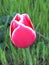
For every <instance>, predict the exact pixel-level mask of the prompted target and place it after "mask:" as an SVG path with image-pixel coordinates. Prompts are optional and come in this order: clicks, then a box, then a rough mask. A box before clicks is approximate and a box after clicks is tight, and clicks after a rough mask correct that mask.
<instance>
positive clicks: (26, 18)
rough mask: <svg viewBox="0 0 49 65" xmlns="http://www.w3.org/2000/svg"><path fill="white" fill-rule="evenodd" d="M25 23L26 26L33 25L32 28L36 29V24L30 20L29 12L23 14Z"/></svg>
mask: <svg viewBox="0 0 49 65" xmlns="http://www.w3.org/2000/svg"><path fill="white" fill-rule="evenodd" d="M22 23H23V24H25V25H26V26H29V27H31V28H32V29H34V26H33V24H32V22H31V20H30V17H29V16H28V14H23V21H22Z"/></svg>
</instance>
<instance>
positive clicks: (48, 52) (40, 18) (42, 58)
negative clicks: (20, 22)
mask: <svg viewBox="0 0 49 65" xmlns="http://www.w3.org/2000/svg"><path fill="white" fill-rule="evenodd" d="M16 13H20V14H23V13H28V14H29V16H30V18H31V20H32V22H33V25H34V27H35V30H36V31H37V32H39V33H41V34H43V36H45V37H47V38H49V0H0V65H49V41H48V39H46V38H42V37H41V36H40V35H39V34H38V35H37V39H36V42H35V43H34V44H33V45H32V46H30V47H29V48H26V49H20V48H17V47H15V46H13V45H12V42H11V40H10V36H9V23H10V22H11V19H12V18H13V17H14V15H15V14H16Z"/></svg>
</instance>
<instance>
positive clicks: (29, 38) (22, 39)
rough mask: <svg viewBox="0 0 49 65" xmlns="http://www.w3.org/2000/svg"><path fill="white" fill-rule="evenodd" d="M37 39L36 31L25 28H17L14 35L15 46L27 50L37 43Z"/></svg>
mask: <svg viewBox="0 0 49 65" xmlns="http://www.w3.org/2000/svg"><path fill="white" fill-rule="evenodd" d="M35 38H36V34H35V31H34V30H32V29H31V28H27V27H24V26H20V27H18V29H17V28H16V29H15V31H14V32H13V33H12V41H13V43H14V45H15V46H17V47H19V48H26V47H28V46H30V45H32V42H34V41H35Z"/></svg>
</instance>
